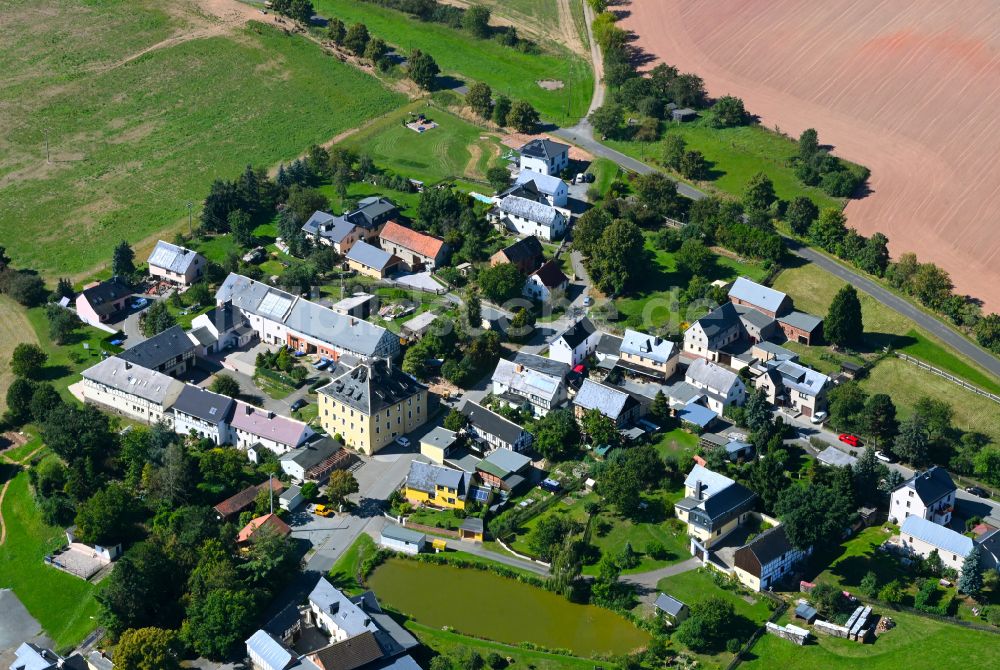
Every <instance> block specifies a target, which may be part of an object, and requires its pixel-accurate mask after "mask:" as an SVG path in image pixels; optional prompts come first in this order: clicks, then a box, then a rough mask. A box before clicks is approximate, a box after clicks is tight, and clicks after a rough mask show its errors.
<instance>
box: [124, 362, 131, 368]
mask: <svg viewBox="0 0 1000 670" xmlns="http://www.w3.org/2000/svg"><path fill="white" fill-rule="evenodd" d="M125 369H126V370H131V369H132V364H131V363H129V362H128V361H126V362H125Z"/></svg>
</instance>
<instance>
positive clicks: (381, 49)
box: [326, 18, 441, 91]
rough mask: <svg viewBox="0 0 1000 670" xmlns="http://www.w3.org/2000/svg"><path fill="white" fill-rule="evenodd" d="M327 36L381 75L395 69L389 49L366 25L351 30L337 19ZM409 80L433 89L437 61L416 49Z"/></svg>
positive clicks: (408, 69)
mask: <svg viewBox="0 0 1000 670" xmlns="http://www.w3.org/2000/svg"><path fill="white" fill-rule="evenodd" d="M326 35H327V37H328V38H329V39H330V41H331V42H333V43H334V44H335V45H337V46H338V47H342V48H344V49H346V50H347V51H348V52H350V53H352V54H354V55H355V56H357V57H358V58H364V59H365V60H368V61H370V62H371V63H372V65H374V66H375V67H377V68H378V69H379V70H381V71H382V72H388V71H389V70H391V69H392V66H393V61H392V58H391V57H390V52H391V51H392V49H390V47H389V45H388V44H387V43H386V41H385V40H384V39H382V38H381V37H374V36H372V34H371V33H370V32H369V31H368V26H366V25H365V24H364V23H355V24H353V25H351V26H350V27H349V28H348V27H347V25H346V24H345V23H344V22H343V21H341V20H340V19H338V18H331V19H329V21H327V26H326ZM405 72H406V76H407V77H409V79H410V80H411V81H412V82H413V83H415V84H416V85H417V86H419V87H420V88H422V89H424V90H425V91H430V90H433V89H434V83H435V81H436V78H437V76H438V74H440V73H441V68H439V67H438V64H437V61H435V60H434V58H433V57H432V56H431V55H430V54H428V53H424V52H423V51H421V50H420V49H413V50H412V51H411V52H410V53H409V55H408V56H407V58H406V68H405Z"/></svg>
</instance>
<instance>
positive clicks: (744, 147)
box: [606, 118, 844, 209]
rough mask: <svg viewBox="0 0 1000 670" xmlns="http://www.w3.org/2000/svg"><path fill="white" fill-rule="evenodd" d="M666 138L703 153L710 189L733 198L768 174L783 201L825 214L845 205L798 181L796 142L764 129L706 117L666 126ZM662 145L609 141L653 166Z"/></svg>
mask: <svg viewBox="0 0 1000 670" xmlns="http://www.w3.org/2000/svg"><path fill="white" fill-rule="evenodd" d="M666 128H667V130H666V132H665V133H664V136H666V135H667V134H674V135H679V136H681V137H682V138H684V141H685V142H687V147H688V149H694V150H697V151H700V152H701V153H702V154H703V155H704V156H705V159H706V160H708V162H709V165H710V166H711V171H712V174H711V177H712V178H711V179H710V180H709V181H708V183H709V184H710V185H711V186H714V187H715V188H717V189H719V190H720V191H724V192H726V193H730V194H733V195H737V196H739V195H742V193H743V189H744V188H745V187H746V184H747V182H749V181H750V178H751V177H753V176H754V175H755V174H757V173H758V172H764V173H765V174H766V175H767V176H768V177H770V178H771V181H772V182H774V190H775V193H777V194H778V197H779V198H781V199H783V200H791V199H792V198H795V197H797V196H800V195H805V196H808V197H810V198H811V199H812V200H813V202H815V203H816V204H817V205H818V206H819V207H820V208H821V209H822V208H825V207H834V208H836V209H840V208H841V207H843V205H844V203H843V201H842V200H840V199H839V198H833V197H831V196H829V195H827V194H826V193H824V192H823V191H822V189H819V188H816V187H813V186H806V185H804V184H803V183H802V182H800V181H799V180H798V178H797V177H796V176H795V172H794V170H793V168H792V166H791V165H790V164H789V159H790V158H792V157H793V156H795V155H796V154H797V153H798V145H797V144H796V142H795V141H793V140H791V139H789V138H787V137H783V136H781V135H778V134H777V133H775V132H773V131H771V130H768V129H766V128H762V127H760V126H742V127H739V128H712V127H711V126H709V125H708V122H707V120H706V119H705V118H700V119H698V120H696V121H693V122H690V123H682V124H681V123H672V122H668V123H667V124H666ZM662 142H663V140H662V139H661V140H660V141H659V142H653V143H646V142H632V141H629V142H606V144H608V145H609V146H612V147H614V148H615V149H618V150H619V151H621V152H622V153H625V154H628V155H630V156H632V157H634V158H638V159H639V160H642V161H644V162H646V163H648V164H650V165H653V164H656V163H657V162H658V161H659V158H660V156H662V155H663V147H662Z"/></svg>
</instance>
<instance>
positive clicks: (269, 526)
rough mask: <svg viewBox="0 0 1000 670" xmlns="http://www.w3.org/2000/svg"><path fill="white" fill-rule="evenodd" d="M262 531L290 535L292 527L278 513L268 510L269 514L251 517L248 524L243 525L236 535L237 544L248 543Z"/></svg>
mask: <svg viewBox="0 0 1000 670" xmlns="http://www.w3.org/2000/svg"><path fill="white" fill-rule="evenodd" d="M260 532H265V533H268V532H269V533H275V534H277V535H279V536H281V537H288V536H289V535H291V534H292V529H291V528H290V527H289V526H288V524H287V523H285V522H284V521H282V520H281V518H280V517H278V515H277V514H274V513H273V512H268V513H267V514H264V515H262V516H258V517H255V518H253V519H251V520H250V522H249V523H247V525H245V526H243V528H242V529H241V530H240V532H239V534H237V536H236V544H246V543H247V542H249V541H250V540H252V539H253V537H254V535H256V534H257V533H260Z"/></svg>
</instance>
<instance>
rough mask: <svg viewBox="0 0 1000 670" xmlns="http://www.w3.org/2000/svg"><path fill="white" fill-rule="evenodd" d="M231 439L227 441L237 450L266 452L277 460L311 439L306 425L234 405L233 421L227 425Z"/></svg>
mask: <svg viewBox="0 0 1000 670" xmlns="http://www.w3.org/2000/svg"><path fill="white" fill-rule="evenodd" d="M229 426H230V429H231V430H232V437H233V438H234V439H231V440H229V441H230V442H233V443H235V444H236V446H237V447H239V448H240V449H244V450H246V449H250V448H251V447H253V448H255V449H256V448H257V445H260V446H261V447H264V448H265V449H270V450H271V451H273V452H274V453H275V454H277V455H278V456H281V455H283V454H287V453H288V452H290V451H291V450H292V449H295V448H296V447H298V446H299V445H301V444H302V443H303V442H305V441H306V440H307V439H309V438H310V437H311V436H312V435H313V429H312V428H310V427H309V424H307V423H303V422H302V421H296V420H295V419H291V418H289V417H287V416H282V415H281V414H275V413H274V412H272V411H269V410H265V409H260V408H259V407H254V406H253V405H249V404H247V403H245V402H243V401H242V400H237V401H236V406H235V408H234V409H233V418H232V419H231V420H230V423H229Z"/></svg>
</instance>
